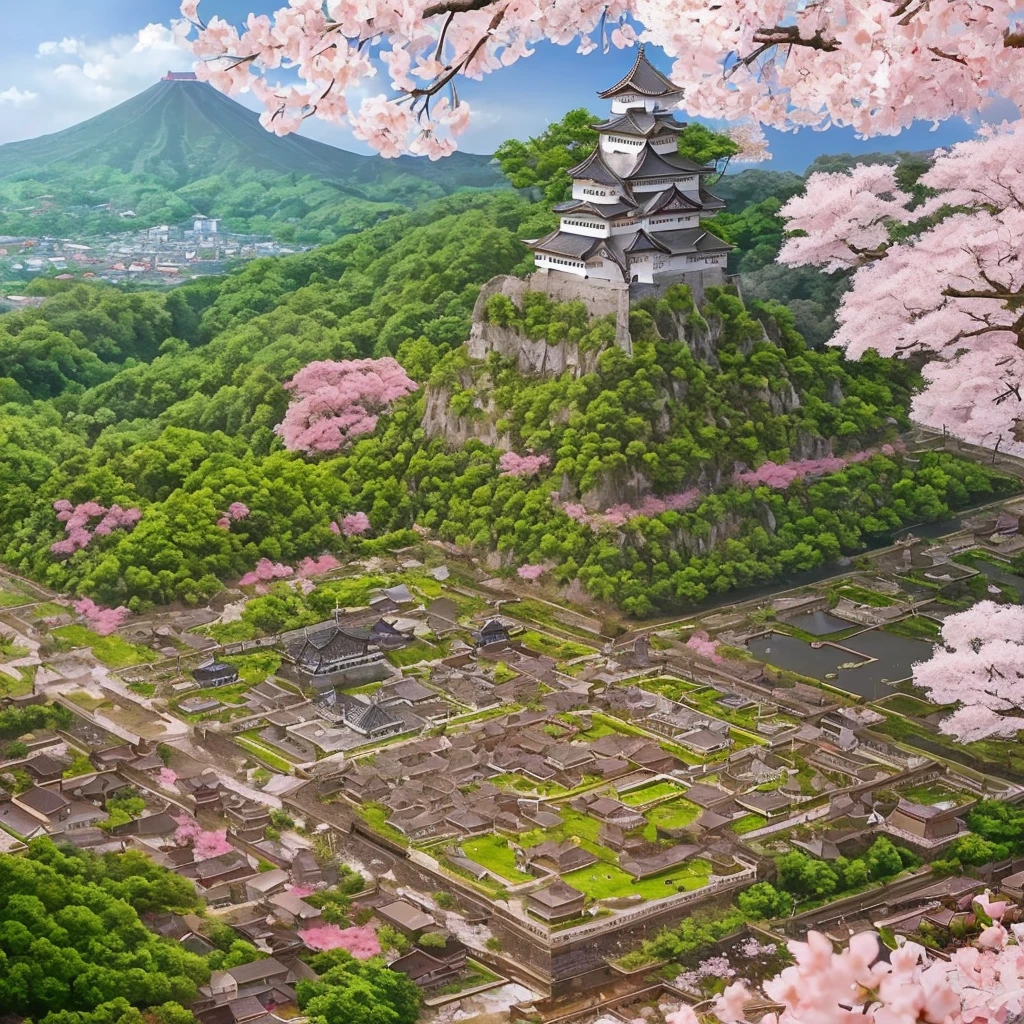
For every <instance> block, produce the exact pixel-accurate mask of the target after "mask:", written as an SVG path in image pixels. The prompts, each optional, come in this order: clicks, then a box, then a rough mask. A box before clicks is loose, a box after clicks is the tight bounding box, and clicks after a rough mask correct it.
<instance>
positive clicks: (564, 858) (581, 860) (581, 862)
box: [523, 839, 597, 875]
mask: <svg viewBox="0 0 1024 1024" xmlns="http://www.w3.org/2000/svg"><path fill="white" fill-rule="evenodd" d="M523 862H524V863H525V865H526V867H527V869H528V870H529V871H530V872H531V873H532V874H535V875H540V874H546V873H548V872H551V873H554V874H556V875H566V874H568V873H569V872H570V871H579V870H580V869H582V868H589V867H590V866H591V865H593V864H596V863H597V857H595V856H594V855H593V854H592V853H591V852H590V851H589V850H585V849H584V848H583V847H582V846H578V845H577V844H576V843H574V842H573V841H572V840H571V839H566V840H565V841H564V842H561V843H559V842H556V841H555V840H553V839H549V840H548V841H547V842H546V843H540V844H539V845H537V846H531V847H529V848H527V849H525V850H523Z"/></svg>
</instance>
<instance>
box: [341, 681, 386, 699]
mask: <svg viewBox="0 0 1024 1024" xmlns="http://www.w3.org/2000/svg"><path fill="white" fill-rule="evenodd" d="M380 687H381V684H380V683H363V685H362V686H356V687H353V688H352V689H351V690H346V691H345V692H346V693H348V694H352V695H353V696H355V695H357V694H364V695H366V696H367V697H368V696H369V695H370V694H371V693H376V692H377V691H378V690H379V689H380Z"/></svg>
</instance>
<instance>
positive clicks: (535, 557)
mask: <svg viewBox="0 0 1024 1024" xmlns="http://www.w3.org/2000/svg"><path fill="white" fill-rule="evenodd" d="M684 139H685V133H684ZM535 141H536V140H534V142H535ZM692 141H693V140H691V142H692ZM712 141H713V140H712ZM531 144H532V143H531ZM693 144H694V145H702V146H706V145H709V144H710V143H709V142H708V140H707V139H706V138H698V139H697V140H696V142H694V143H693ZM563 148H564V145H563ZM719 156H720V155H719ZM708 158H709V159H711V158H714V159H717V158H719V157H716V156H715V155H714V154H710V155H709V157H708ZM723 158H724V157H723ZM748 173H753V172H748ZM756 173H765V172H756ZM725 180H728V179H725ZM765 201H767V200H761V202H765ZM749 208H750V207H748V209H749ZM552 225H553V215H552V213H551V212H550V209H549V206H548V204H547V200H543V201H538V200H537V199H536V198H535V196H534V195H533V194H532V186H531V189H529V190H527V191H526V192H522V193H519V192H516V191H514V190H512V189H508V190H498V191H493V192H472V191H464V192H460V193H456V194H454V195H451V196H448V197H444V198H441V199H437V200H433V201H430V202H427V203H425V204H423V205H421V206H420V207H418V208H417V209H415V210H412V211H411V212H406V213H404V214H402V215H400V216H393V217H389V218H387V219H385V220H383V221H382V222H380V223H379V224H376V225H374V226H373V227H370V228H368V229H367V230H364V231H361V232H359V233H358V234H353V235H348V236H346V237H344V238H341V239H339V240H338V241H336V242H333V243H331V244H329V245H324V246H321V247H319V248H317V249H315V250H313V251H310V252H308V253H304V254H300V255H295V256H289V257H283V258H276V259H261V260H256V261H253V262H252V263H250V264H248V265H247V266H246V267H245V268H243V269H241V270H239V271H237V272H235V273H233V274H230V275H228V276H226V277H224V278H220V279H206V280H204V281H201V282H194V283H190V284H185V285H182V286H180V287H178V288H175V289H173V290H171V291H169V292H165V293H130V292H124V291H120V290H117V289H115V288H110V287H104V286H99V285H87V284H77V283H72V282H54V281H41V282H38V284H37V286H36V287H37V290H40V291H41V292H43V293H45V294H46V295H47V299H46V301H45V302H44V304H43V305H42V306H41V307H40V308H37V309H28V310H24V311H19V312H16V313H8V314H5V315H3V316H0V366H2V367H3V376H2V377H0V559H2V560H3V561H4V562H5V563H6V564H8V565H9V566H11V567H12V568H13V569H15V570H16V571H18V572H20V573H23V574H25V575H29V576H31V577H33V578H35V579H38V580H40V581H41V582H44V583H47V584H49V585H50V586H53V587H55V588H57V589H60V590H63V591H68V592H71V593H73V594H79V595H88V596H91V597H93V598H94V599H95V600H97V601H99V602H100V603H102V604H106V605H112V606H113V605H120V604H126V605H128V606H129V607H130V608H131V609H133V610H136V611H139V610H143V609H145V608H148V607H151V606H153V605H155V604H161V603H165V602H169V601H175V600H182V601H186V602H195V601H200V600H203V599H205V598H208V597H209V596H211V595H212V594H214V593H216V592H217V591H218V590H220V589H221V588H222V587H223V586H224V585H225V583H226V582H227V583H230V581H232V580H233V579H237V578H238V577H239V576H241V575H242V574H243V573H245V572H247V571H249V570H250V569H251V568H252V567H253V565H254V564H255V563H256V562H257V561H258V560H259V559H260V558H268V559H271V560H272V561H275V562H276V561H283V562H286V563H288V564H293V563H294V562H295V561H296V560H298V559H301V558H303V557H307V556H316V555H319V554H320V553H322V552H325V551H330V552H334V553H335V554H337V555H339V556H341V557H342V558H343V559H344V558H346V557H352V556H354V555H358V554H360V553H365V552H368V551H373V550H381V549H386V548H387V547H389V546H396V545H400V544H403V543H408V542H409V541H410V540H411V539H412V538H413V537H414V536H415V535H414V534H411V533H410V532H409V531H410V530H411V528H412V527H413V526H414V525H416V526H418V527H420V528H423V529H426V530H429V531H432V533H433V535H434V536H436V537H437V538H438V539H441V540H444V541H447V542H450V543H453V544H456V545H458V546H460V547H461V548H463V549H465V550H466V551H467V552H474V553H481V552H485V551H487V550H491V549H496V550H497V551H499V552H501V554H502V557H503V560H504V565H505V566H506V569H507V571H510V572H511V571H514V569H515V567H516V566H518V565H521V564H524V563H538V562H544V563H545V564H547V565H549V566H550V567H551V569H552V577H553V578H554V579H555V580H556V581H557V582H560V583H567V582H569V581H571V580H573V579H579V580H580V581H581V583H582V584H583V585H584V586H585V587H586V588H587V590H588V591H589V593H590V594H591V595H592V596H593V597H595V598H597V599H599V600H603V601H610V602H615V603H617V604H618V605H619V606H620V607H621V608H622V609H623V610H624V611H626V612H627V613H628V614H630V615H634V616H647V615H651V614H654V613H656V612H659V611H665V610H670V609H676V608H680V607H687V606H692V605H693V604H695V603H698V602H701V601H703V600H706V599H707V598H708V597H709V596H714V595H719V594H723V593H726V592H728V591H730V590H732V589H734V588H738V587H744V586H749V585H753V584H758V583H763V582H765V581H768V580H772V579H775V578H778V577H780V576H785V575H788V574H790V573H793V572H796V571H799V570H805V569H813V568H816V567H818V566H821V565H823V564H825V563H827V562H829V561H831V560H833V559H835V558H837V557H838V556H840V555H842V554H854V553H856V552H858V551H861V550H864V549H865V547H867V546H869V545H872V544H878V543H882V542H884V541H885V540H886V539H887V538H889V537H890V536H891V534H892V532H893V531H894V530H896V529H897V528H899V527H901V526H903V525H907V524H910V523H916V522H920V521H930V520H938V519H942V518H944V517H946V516H947V515H948V513H949V511H950V510H951V509H954V508H959V507H964V506H966V505H969V504H973V503H978V502H981V501H985V500H991V499H993V498H995V497H998V496H1000V495H1001V494H1004V493H1007V492H1008V489H1009V488H1010V487H1011V484H1010V483H1009V482H1008V481H1006V480H1004V479H1002V478H1000V477H997V476H995V475H994V474H992V473H990V472H988V471H987V470H985V469H984V468H982V467H978V466H976V465H972V464H970V463H966V462H961V461H958V460H956V459H954V458H952V457H950V456H947V455H941V454H933V455H928V456H925V457H924V458H922V459H920V460H918V461H913V462H911V461H906V460H903V459H902V458H901V457H900V456H899V455H898V453H896V452H892V453H891V454H889V455H885V454H879V453H877V452H878V448H879V446H881V445H883V444H885V443H886V442H889V441H892V440H893V439H894V438H895V437H896V436H897V435H898V433H899V431H900V430H901V429H902V428H905V427H906V426H907V425H908V421H907V407H908V404H909V397H910V394H911V392H912V390H913V389H914V387H915V386H916V383H917V380H916V376H915V374H914V372H913V370H912V369H910V368H909V367H908V364H906V363H904V362H898V361H891V360H883V359H880V358H874V359H872V358H866V359H864V360H862V361H860V362H858V363H855V364H850V363H846V362H845V361H844V360H843V359H842V357H841V356H840V355H839V354H838V353H837V352H835V351H833V350H830V349H822V348H817V347H811V346H809V345H808V344H807V343H806V342H805V340H804V339H803V338H802V337H801V334H800V332H799V330H798V329H797V317H796V316H795V315H794V313H793V312H791V311H790V310H789V309H787V308H785V307H784V306H782V305H780V304H779V303H777V302H774V301H750V300H749V297H748V302H747V305H746V306H744V304H743V303H742V302H741V301H740V300H739V298H738V297H737V296H736V295H735V294H734V293H731V292H730V291H729V290H728V289H725V290H723V289H711V290H709V293H708V296H707V298H706V301H705V304H704V307H703V308H702V309H697V308H696V306H695V305H694V303H693V301H692V299H691V298H690V296H689V293H688V292H687V291H686V289H682V288H680V289H675V290H673V291H672V292H671V293H670V294H669V295H667V296H666V297H665V298H663V299H661V300H659V301H645V302H641V303H638V304H637V305H636V306H635V307H634V308H633V311H632V316H631V330H632V334H633V337H634V354H633V357H632V358H627V357H626V355H625V354H624V353H623V352H622V351H621V350H619V349H618V348H616V347H615V346H614V345H611V344H610V341H611V338H612V336H613V335H612V332H611V325H609V324H607V323H601V322H598V321H595V322H589V321H588V320H587V318H586V315H585V314H583V313H581V308H572V307H571V304H570V305H569V306H560V305H557V304H552V303H546V304H545V302H544V301H540V300H538V299H537V298H536V297H528V300H527V303H526V306H527V307H528V308H514V307H513V308H508V307H505V308H500V309H499V308H497V306H495V305H494V304H491V305H489V306H488V315H489V316H490V317H491V318H492V319H498V320H501V321H502V322H504V323H505V324H507V325H508V326H509V327H510V328H511V329H513V330H518V331H521V332H523V333H524V334H526V335H528V336H530V337H535V338H540V337H542V338H544V339H545V340H546V341H547V342H548V343H558V342H559V341H560V340H562V339H570V340H573V341H576V342H577V343H579V344H580V345H581V347H588V346H589V347H590V349H591V350H592V351H593V352H594V353H595V358H596V364H595V369H594V372H590V373H587V374H585V375H583V376H580V377H574V376H572V375H571V374H566V375H563V376H560V377H526V376H524V375H522V374H521V373H519V371H518V370H517V369H516V368H515V366H514V365H512V364H510V363H509V362H508V361H502V360H501V359H500V358H498V357H497V356H495V355H492V356H491V357H490V360H489V362H487V363H485V364H480V365H477V366H471V365H470V363H469V360H468V359H467V356H466V352H465V348H464V347H463V346H462V343H463V342H464V341H465V339H466V338H467V337H468V335H469V329H470V322H471V313H472V310H473V305H474V302H475V300H476V296H477V293H478V291H479V288H480V286H481V285H482V284H483V283H484V282H486V281H487V280H489V279H490V278H491V277H492V276H494V275H497V274H509V273H511V274H523V273H526V272H528V271H529V270H530V269H531V267H532V256H531V255H530V253H529V251H528V250H527V249H526V248H525V247H524V245H523V244H522V242H521V241H520V239H522V238H530V237H537V236H538V235H540V234H542V233H543V232H545V231H547V230H549V229H550V227H551V226H552ZM756 248H757V246H756V245H754V244H752V247H749V248H748V247H747V244H746V243H743V244H741V245H740V251H741V253H742V252H747V251H754V250H755V249H756ZM741 258H742V257H741ZM383 355H394V356H396V357H397V359H398V360H399V361H400V362H401V364H402V365H403V366H404V367H405V369H406V371H407V373H408V374H409V375H410V376H411V377H412V378H413V379H414V380H415V381H416V382H417V383H418V384H419V390H418V391H417V392H416V393H415V394H413V395H412V396H410V397H409V398H407V399H404V400H403V401H401V402H400V403H399V404H398V405H397V406H396V407H395V408H394V410H393V412H392V413H391V414H390V415H387V416H385V417H383V418H382V420H381V422H380V424H379V426H378V428H377V430H376V432H375V433H374V434H373V435H372V436H367V437H365V438H361V439H359V440H358V441H357V442H356V443H355V444H354V445H353V446H352V447H351V448H350V449H348V450H347V451H342V452H341V453H336V454H333V455H320V456H317V457H309V456H303V455H300V454H298V453H294V452H288V451H285V450H284V448H283V447H282V445H281V442H280V439H279V438H278V436H277V435H276V434H275V432H274V427H275V426H276V425H277V424H278V423H280V421H281V419H282V417H283V415H284V411H285V408H286V407H287V404H288V392H287V391H286V390H285V388H284V387H283V386H282V385H283V383H284V382H286V381H287V380H289V379H290V378H291V377H292V376H293V375H294V374H295V373H296V372H297V371H298V370H299V369H301V368H302V367H303V366H305V365H306V364H307V363H310V362H312V361H314V360H319V359H345V358H351V357H367V356H383ZM438 394H441V395H442V396H447V399H446V404H447V407H448V408H449V410H450V412H451V413H452V414H453V415H455V416H458V415H460V414H461V415H463V416H464V417H465V418H466V419H467V420H469V421H472V419H473V418H474V417H477V418H479V417H480V416H482V415H484V414H483V413H481V412H480V409H479V407H480V406H483V407H490V408H492V409H493V410H494V413H493V414H494V416H495V417H496V424H495V425H496V427H497V429H498V431H499V432H500V433H502V434H504V435H505V436H506V437H507V438H508V440H509V443H510V445H511V447H512V449H513V450H514V451H518V452H523V451H533V452H534V453H536V454H538V455H540V454H543V455H545V456H546V457H547V458H548V465H547V467H546V468H544V469H543V470H542V471H541V473H540V475H539V476H536V477H533V478H523V477H513V476H507V475H501V472H500V469H499V467H498V459H499V456H500V454H501V452H500V451H499V450H498V449H497V448H495V447H493V446H491V445H489V444H487V443H484V442H483V441H481V440H473V439H471V440H470V441H469V442H468V443H465V444H463V445H455V446H452V445H449V444H447V443H446V441H445V439H444V438H443V437H440V436H434V437H428V436H427V434H426V432H425V431H424V429H423V426H422V419H423V415H424V411H425V409H426V406H427V403H428V401H430V398H431V396H432V395H433V396H434V397H435V400H436V396H437V395H438ZM652 411H653V413H654V415H652ZM470 425H471V427H472V423H471V424H470ZM472 433H473V430H472V429H471V430H470V434H472ZM866 449H870V451H869V452H868V453H867V454H861V453H864V451H865V450H866ZM890 451H891V449H890ZM872 452H874V453H875V454H871V453H872ZM823 454H829V455H831V454H835V455H840V456H843V455H846V456H853V455H856V456H857V458H858V459H862V460H863V461H854V462H851V463H850V464H849V465H847V466H846V468H844V469H842V471H839V472H834V473H831V474H830V475H827V476H822V477H818V478H815V479H811V478H808V479H807V480H803V481H799V480H798V481H796V482H794V483H793V484H792V485H791V486H790V487H789V488H788V489H786V490H772V489H769V488H767V487H763V486H762V487H756V488H755V487H738V486H734V485H732V484H731V483H730V475H731V474H732V473H733V472H734V470H735V467H737V466H744V467H747V468H750V469H753V468H756V467H757V466H759V465H760V464H761V463H764V462H766V461H769V460H770V461H772V462H776V463H782V462H785V461H787V460H797V459H807V458H812V459H813V458H819V457H821V456H822V455H823ZM868 455H870V456H871V457H868ZM637 479H640V480H642V481H643V482H644V483H645V486H646V487H647V488H648V489H649V491H650V492H652V493H653V494H655V495H665V494H674V493H678V492H680V491H682V490H684V489H687V488H694V489H697V490H699V491H700V492H701V496H700V498H699V500H697V501H695V502H694V503H693V504H692V505H690V506H689V507H687V508H686V509H685V510H681V511H664V512H661V513H660V514H655V515H651V516H635V517H632V518H629V519H628V521H627V522H625V523H624V524H622V525H619V526H613V525H599V526H597V527H595V526H594V525H593V524H587V523H584V522H580V521H576V520H574V519H573V518H570V516H568V515H567V514H566V513H565V511H564V510H563V508H562V507H560V504H559V502H555V501H553V500H552V497H551V495H552V492H553V491H557V492H559V501H560V502H566V503H567V502H576V501H578V500H580V499H581V498H582V497H584V496H586V495H587V494H588V493H590V494H604V493H607V494H611V495H615V494H616V493H617V492H618V491H619V490H622V488H623V481H627V480H633V481H635V480H637ZM627 490H628V488H627ZM57 500H69V501H71V502H73V503H79V502H85V501H96V502H100V503H101V504H103V505H105V506H110V505H113V504H115V503H117V504H119V505H121V506H122V507H124V508H128V507H138V508H140V509H141V510H142V519H141V522H140V523H139V525H138V526H137V527H136V528H135V529H134V530H133V531H132V532H125V531H120V530H118V531H114V532H113V533H110V534H109V535H107V536H102V537H100V536H97V537H95V538H94V540H93V541H92V543H90V544H89V545H88V547H86V548H83V549H82V550H78V551H76V552H75V553H74V554H72V555H71V556H70V557H68V558H66V559H63V560H60V559H58V558H56V557H55V556H54V555H53V554H52V553H51V552H50V545H51V544H52V543H54V542H55V541H56V540H58V539H59V538H60V537H61V536H63V533H62V524H61V523H60V522H58V521H57V519H56V516H55V513H54V509H53V502H54V501H57ZM621 500H626V499H624V498H623V499H621ZM233 502H243V503H244V504H245V505H247V506H248V507H249V508H250V509H251V515H249V516H248V517H247V518H245V519H244V520H241V521H239V522H236V523H233V524H232V525H231V528H230V529H223V528H221V527H220V526H218V520H219V518H220V517H221V516H222V515H223V513H224V510H225V509H226V508H227V507H228V506H229V505H230V504H231V503H233ZM607 503H608V504H615V503H616V502H615V501H612V500H609V501H608V502H607ZM356 511H361V512H365V513H366V514H367V515H368V516H369V519H370V522H371V525H372V533H371V534H369V535H368V537H367V538H366V539H361V540H360V539H358V538H350V539H345V538H343V537H339V536H338V535H337V534H336V533H335V532H332V530H331V528H330V524H331V521H332V520H333V519H335V518H336V517H337V516H339V515H343V514H347V513H352V512H356Z"/></svg>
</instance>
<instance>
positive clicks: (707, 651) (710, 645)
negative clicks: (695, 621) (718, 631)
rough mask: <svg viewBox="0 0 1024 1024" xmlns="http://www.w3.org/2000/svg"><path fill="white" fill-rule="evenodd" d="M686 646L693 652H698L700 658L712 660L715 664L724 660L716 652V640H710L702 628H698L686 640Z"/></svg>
mask: <svg viewBox="0 0 1024 1024" xmlns="http://www.w3.org/2000/svg"><path fill="white" fill-rule="evenodd" d="M686 646H687V647H688V648H689V649H690V650H691V651H693V652H694V653H695V654H699V655H700V656H701V657H702V658H707V659H708V660H709V661H713V662H714V663H715V664H716V665H720V664H721V663H722V662H723V661H724V660H725V659H724V658H723V657H722V656H721V655H720V654H719V653H718V641H717V640H712V639H711V637H709V636H708V634H707V633H706V632H705V631H704V630H703V629H698V630H697V631H696V632H695V633H694V634H693V636H691V637H690V639H689V640H687V641H686Z"/></svg>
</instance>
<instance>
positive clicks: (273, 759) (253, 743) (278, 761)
mask: <svg viewBox="0 0 1024 1024" xmlns="http://www.w3.org/2000/svg"><path fill="white" fill-rule="evenodd" d="M235 742H236V743H237V744H238V745H239V746H240V747H241V748H242V749H243V750H247V751H249V753H250V754H254V755H255V756H256V757H258V758H259V759H260V760H261V761H263V762H264V763H265V764H267V765H269V766H270V767H271V768H275V769H276V770H277V771H279V772H282V773H283V774H285V775H290V774H291V773H292V765H291V764H290V762H288V761H286V760H285V759H284V758H283V757H282V756H281V755H280V754H278V753H275V752H274V750H273V748H272V747H268V746H266V745H264V744H263V743H260V742H259V741H258V740H254V739H251V738H249V737H248V736H236V737H235Z"/></svg>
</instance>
